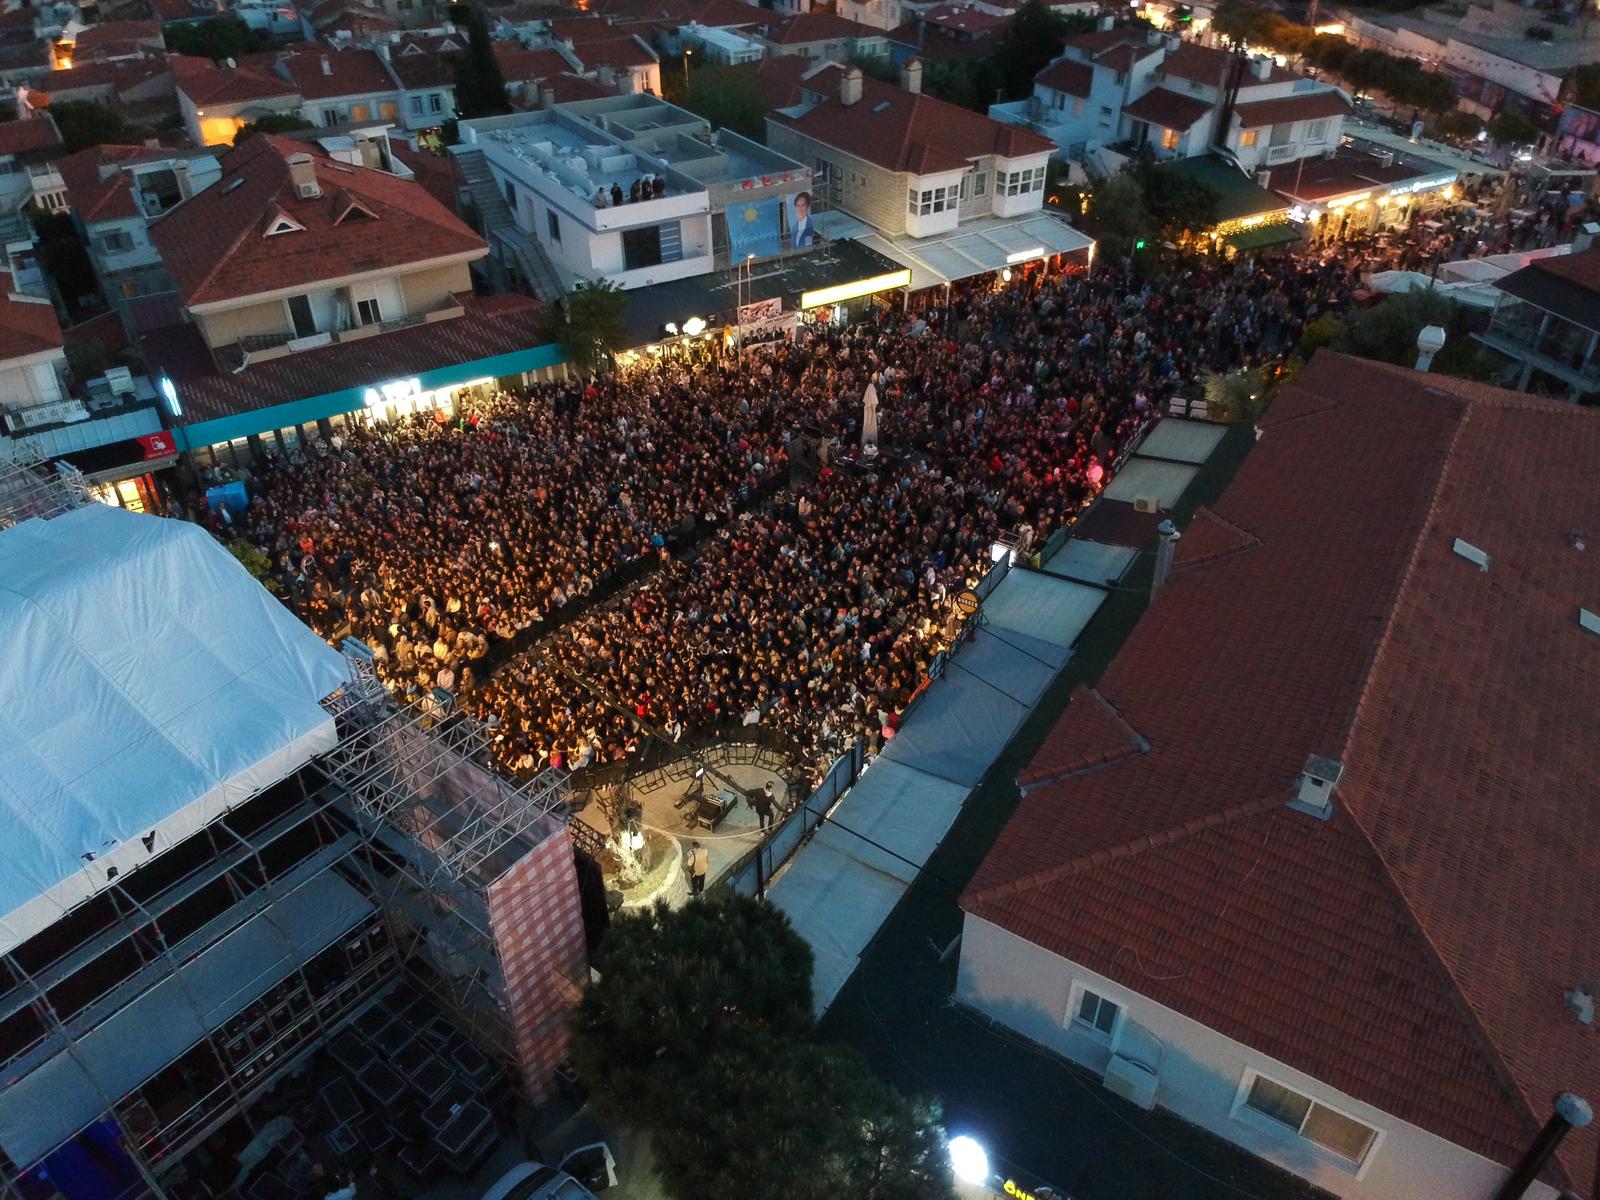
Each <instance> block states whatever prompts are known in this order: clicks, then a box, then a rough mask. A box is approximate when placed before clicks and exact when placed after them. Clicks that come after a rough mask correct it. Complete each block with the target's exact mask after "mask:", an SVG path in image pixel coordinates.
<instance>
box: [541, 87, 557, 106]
mask: <svg viewBox="0 0 1600 1200" xmlns="http://www.w3.org/2000/svg"><path fill="white" fill-rule="evenodd" d="M555 106H556V86H555V84H553V83H547V84H544V85H543V86H542V87H540V89H539V107H540V108H554V107H555Z"/></svg>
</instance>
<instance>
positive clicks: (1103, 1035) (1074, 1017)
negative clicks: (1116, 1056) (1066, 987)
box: [1066, 983, 1128, 1049]
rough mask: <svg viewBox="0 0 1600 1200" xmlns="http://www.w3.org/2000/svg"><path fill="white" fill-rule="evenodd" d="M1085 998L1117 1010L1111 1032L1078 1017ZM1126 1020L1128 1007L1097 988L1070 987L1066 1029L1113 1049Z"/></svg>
mask: <svg viewBox="0 0 1600 1200" xmlns="http://www.w3.org/2000/svg"><path fill="white" fill-rule="evenodd" d="M1085 996H1093V997H1094V998H1095V1000H1096V1001H1097V1002H1098V1003H1099V1004H1109V1005H1111V1007H1113V1008H1115V1009H1116V1010H1117V1015H1116V1017H1115V1019H1113V1020H1112V1022H1111V1032H1109V1033H1107V1032H1106V1031H1105V1030H1103V1029H1101V1028H1100V1026H1098V1025H1095V1024H1092V1023H1091V1022H1089V1021H1085V1020H1084V1019H1083V1018H1082V1017H1080V1016H1079V1015H1078V1014H1079V1012H1080V1011H1081V1010H1082V1008H1083V998H1084V997H1085ZM1127 1019H1128V1006H1127V1005H1126V1004H1124V1003H1123V1002H1122V1001H1121V1000H1117V999H1115V998H1113V997H1111V996H1108V995H1106V993H1105V992H1103V991H1101V990H1100V988H1099V987H1098V986H1090V985H1089V984H1086V983H1074V984H1073V985H1072V991H1071V993H1070V994H1069V995H1068V996H1067V1019H1066V1027H1067V1028H1068V1029H1074V1030H1076V1031H1077V1032H1079V1033H1081V1034H1084V1035H1085V1036H1087V1037H1091V1038H1094V1039H1095V1041H1097V1042H1101V1043H1103V1044H1105V1045H1107V1046H1110V1047H1111V1048H1113V1049H1115V1048H1116V1045H1117V1039H1118V1038H1120V1037H1121V1036H1122V1024H1123V1022H1124V1021H1126V1020H1127Z"/></svg>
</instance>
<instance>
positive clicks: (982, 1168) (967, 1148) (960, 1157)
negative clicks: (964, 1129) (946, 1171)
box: [950, 1135, 989, 1183]
mask: <svg viewBox="0 0 1600 1200" xmlns="http://www.w3.org/2000/svg"><path fill="white" fill-rule="evenodd" d="M950 1169H951V1170H952V1171H954V1172H955V1173H956V1178H957V1179H959V1180H961V1182H962V1183H988V1182H989V1153H988V1151H986V1150H985V1149H984V1148H983V1147H982V1146H980V1145H979V1144H978V1143H977V1141H976V1140H975V1139H973V1138H969V1137H967V1136H965V1135H962V1136H961V1137H953V1138H951V1139H950Z"/></svg>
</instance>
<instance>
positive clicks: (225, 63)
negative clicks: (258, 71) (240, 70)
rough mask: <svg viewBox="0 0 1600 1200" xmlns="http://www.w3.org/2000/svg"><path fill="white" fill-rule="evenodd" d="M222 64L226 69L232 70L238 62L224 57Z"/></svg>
mask: <svg viewBox="0 0 1600 1200" xmlns="http://www.w3.org/2000/svg"><path fill="white" fill-rule="evenodd" d="M222 65H223V66H225V67H227V68H228V70H230V71H232V70H234V69H235V68H237V67H238V65H239V64H238V63H236V62H234V61H233V59H231V58H225V59H223V60H222Z"/></svg>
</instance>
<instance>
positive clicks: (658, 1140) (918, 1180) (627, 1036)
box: [571, 895, 951, 1200]
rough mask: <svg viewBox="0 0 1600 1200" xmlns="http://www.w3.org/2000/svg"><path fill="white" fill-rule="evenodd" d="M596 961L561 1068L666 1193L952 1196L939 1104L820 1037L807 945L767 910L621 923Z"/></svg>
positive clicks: (676, 914)
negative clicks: (644, 1135) (573, 1074)
mask: <svg viewBox="0 0 1600 1200" xmlns="http://www.w3.org/2000/svg"><path fill="white" fill-rule="evenodd" d="M595 967H596V970H597V971H598V973H599V982H598V983H596V984H595V985H594V986H593V987H591V988H590V990H589V993H588V995H587V996H586V997H585V998H584V1001H583V1003H582V1005H580V1007H579V1010H578V1018H577V1022H576V1027H575V1029H574V1031H573V1040H572V1046H571V1053H572V1057H573V1061H574V1062H575V1063H576V1065H577V1067H578V1071H579V1074H580V1075H581V1076H582V1077H583V1079H584V1080H585V1082H586V1083H587V1084H588V1085H589V1086H590V1088H591V1092H592V1095H593V1096H594V1099H595V1102H596V1104H597V1106H598V1107H600V1108H601V1109H602V1110H603V1111H605V1112H606V1113H608V1114H609V1115H611V1116H612V1117H613V1118H615V1119H619V1120H622V1121H624V1122H629V1123H632V1124H634V1125H637V1126H639V1127H641V1128H642V1129H644V1130H646V1131H648V1132H649V1133H650V1134H651V1135H652V1142H653V1145H654V1147H655V1153H656V1161H657V1166H658V1167H659V1169H660V1172H661V1177H662V1179H663V1181H664V1182H665V1183H666V1185H667V1190H668V1192H669V1193H670V1194H671V1195H673V1196H676V1197H679V1198H680V1200H701V1198H702V1197H706V1196H717V1195H757V1196H782V1197H784V1200H836V1198H837V1197H839V1196H861V1197H864V1198H865V1200H950V1196H951V1190H950V1188H951V1185H950V1171H949V1164H948V1160H947V1158H946V1151H945V1138H944V1130H943V1129H942V1128H941V1126H940V1113H939V1109H938V1106H937V1105H936V1104H935V1103H934V1102H932V1101H929V1100H921V1099H911V1098H907V1097H905V1096H902V1095H901V1094H900V1093H899V1092H897V1091H896V1090H895V1089H894V1088H892V1087H890V1086H889V1085H888V1084H886V1083H885V1082H883V1081H882V1080H881V1079H879V1078H878V1077H877V1076H876V1075H874V1074H873V1073H872V1071H871V1069H870V1068H869V1067H868V1066H867V1064H866V1063H865V1062H864V1061H863V1060H862V1059H861V1057H860V1056H859V1055H857V1054H856V1053H855V1052H854V1051H852V1050H849V1049H846V1048H844V1047H840V1046H836V1045H830V1044H826V1043H822V1042H819V1041H817V1040H816V1038H815V1029H814V1025H813V1022H812V1017H811V950H810V947H808V946H807V945H806V943H805V942H804V941H803V940H802V939H801V938H800V937H799V936H798V935H797V934H796V933H795V932H794V930H793V929H792V928H791V927H790V925H789V922H788V919H787V918H786V917H784V915H783V914H782V913H781V912H779V911H778V910H777V909H775V908H773V907H772V906H770V905H768V904H766V903H764V902H762V901H757V900H750V899H746V898H744V897H741V896H736V895H713V896H710V897H707V898H706V899H704V900H702V901H698V902H696V903H694V904H691V905H688V906H687V907H685V908H682V909H679V910H676V911H674V910H671V909H669V908H667V907H666V906H665V905H659V906H657V907H656V908H654V909H651V910H649V911H647V912H642V913H628V914H624V915H622V916H620V917H619V918H617V920H616V921H615V922H614V923H613V925H612V928H611V932H610V933H609V934H608V935H607V937H606V940H605V942H604V943H602V945H601V947H600V949H599V951H598V953H597V954H596V956H595Z"/></svg>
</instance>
